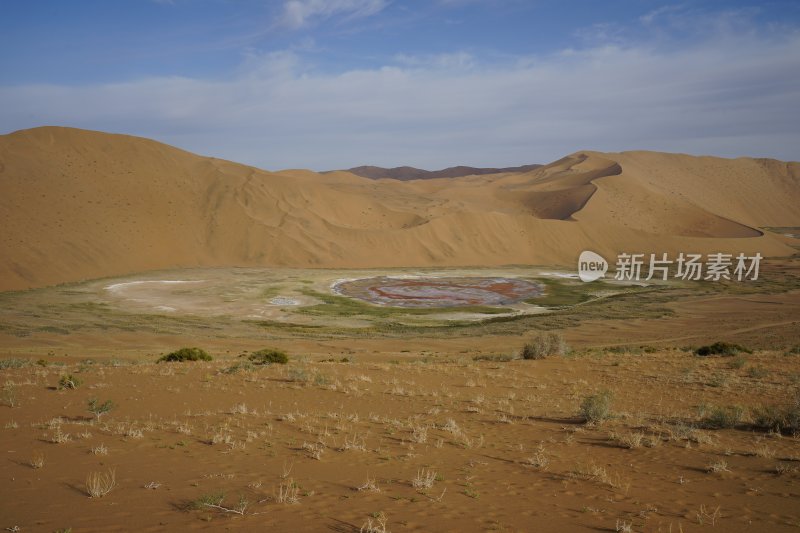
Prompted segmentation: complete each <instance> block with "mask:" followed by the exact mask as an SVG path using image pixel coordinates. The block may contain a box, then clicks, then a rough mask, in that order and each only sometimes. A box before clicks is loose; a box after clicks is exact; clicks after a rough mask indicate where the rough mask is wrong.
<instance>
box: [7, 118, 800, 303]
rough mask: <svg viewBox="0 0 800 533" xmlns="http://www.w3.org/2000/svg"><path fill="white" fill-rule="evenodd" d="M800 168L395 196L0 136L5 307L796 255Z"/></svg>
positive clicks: (391, 191) (88, 142)
mask: <svg viewBox="0 0 800 533" xmlns="http://www.w3.org/2000/svg"><path fill="white" fill-rule="evenodd" d="M797 205H800V164H799V163H783V162H779V161H774V160H757V159H748V158H740V159H735V160H728V159H718V158H711V157H691V156H685V155H677V154H661V153H651V152H625V153H621V154H602V153H595V152H579V153H576V154H573V155H571V156H568V157H566V158H564V159H562V160H559V161H557V162H555V163H552V164H550V165H547V166H544V167H542V168H539V169H536V170H534V171H532V172H528V173H524V174H519V173H514V174H494V175H486V176H467V177H462V178H456V179H432V180H424V181H410V182H398V181H395V180H371V179H366V178H361V177H359V176H356V175H353V174H350V173H347V172H334V173H327V174H317V173H314V172H310V171H302V170H297V171H281V172H267V171H263V170H259V169H255V168H251V167H247V166H243V165H238V164H235V163H231V162H228V161H222V160H218V159H212V158H206V157H200V156H197V155H193V154H190V153H187V152H184V151H182V150H178V149H176V148H172V147H170V146H167V145H164V144H160V143H157V142H154V141H150V140H146V139H141V138H135V137H129V136H124V135H110V134H105V133H97V132H90V131H83V130H76V129H68V128H52V127H47V128H37V129H33V130H25V131H21V132H16V133H13V134H10V135H5V136H0V222H1V223H2V228H3V231H2V232H1V233H0V290H9V289H22V288H29V287H37V286H43V285H48V284H54V283H60V282H67V281H74V280H80V279H87V278H95V277H101V276H109V275H118V274H124V273H129V272H136V271H142V270H150V269H161V268H174V267H184V266H187V267H188V266H223V265H224V266H258V265H271V266H296V267H386V266H428V265H501V264H563V265H572V264H574V262H575V260H576V258H577V256H578V254H579V253H580V251H581V250H583V249H586V248H590V249H593V250H595V251H597V252H600V253H602V254H605V255H606V256H607V257H613V256H614V255H615V254H616V253H618V252H619V251H623V250H626V251H632V252H651V251H652V252H661V251H664V252H673V253H675V252H678V251H687V252H688V251H699V252H716V251H730V252H740V251H743V252H755V251H760V252H761V253H762V254H764V255H768V256H772V255H788V254H791V253H792V252H793V250H792V249H791V248H789V247H788V246H786V245H785V244H783V243H782V242H781V241H780V240H779V239H778V238H777V237H775V236H773V235H771V234H765V235H762V234H761V232H760V231H758V230H757V229H756V228H758V227H763V226H800V211H798V210H797V208H796V206H797Z"/></svg>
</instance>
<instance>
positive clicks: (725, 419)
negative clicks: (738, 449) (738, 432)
mask: <svg viewBox="0 0 800 533" xmlns="http://www.w3.org/2000/svg"><path fill="white" fill-rule="evenodd" d="M743 416H744V409H743V408H742V407H740V406H738V405H728V406H719V407H711V408H709V409H708V412H707V413H706V415H705V417H704V418H703V420H702V426H703V427H704V428H706V429H729V428H733V427H736V424H738V423H740V422H741V421H742V418H743Z"/></svg>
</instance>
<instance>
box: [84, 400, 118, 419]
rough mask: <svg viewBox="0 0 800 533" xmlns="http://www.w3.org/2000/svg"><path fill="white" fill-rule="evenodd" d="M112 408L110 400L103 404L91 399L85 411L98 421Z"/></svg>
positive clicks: (112, 404)
mask: <svg viewBox="0 0 800 533" xmlns="http://www.w3.org/2000/svg"><path fill="white" fill-rule="evenodd" d="M113 408H114V403H113V402H112V401H111V400H106V401H104V402H103V403H99V401H98V400H97V398H91V399H90V400H89V401H88V402H87V410H88V411H89V412H90V413H92V414H93V415H94V416H95V418H96V419H97V420H100V417H101V416H103V415H104V414H106V413H108V412H109V411H111V410H112V409H113Z"/></svg>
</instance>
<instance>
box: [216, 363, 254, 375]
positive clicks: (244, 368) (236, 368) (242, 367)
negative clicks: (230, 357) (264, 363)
mask: <svg viewBox="0 0 800 533" xmlns="http://www.w3.org/2000/svg"><path fill="white" fill-rule="evenodd" d="M255 368H256V367H255V366H254V365H253V363H250V362H244V363H236V364H235V365H232V366H229V367H228V368H224V369H222V370H221V372H222V373H223V374H238V373H239V372H252V371H253V370H255Z"/></svg>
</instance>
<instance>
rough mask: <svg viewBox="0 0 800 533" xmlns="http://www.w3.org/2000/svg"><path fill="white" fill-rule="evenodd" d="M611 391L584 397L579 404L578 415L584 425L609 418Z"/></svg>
mask: <svg viewBox="0 0 800 533" xmlns="http://www.w3.org/2000/svg"><path fill="white" fill-rule="evenodd" d="M611 397H612V395H611V391H607V390H605V391H601V392H598V393H597V394H593V395H591V396H586V397H585V398H584V399H583V401H582V402H581V411H580V415H581V417H582V418H583V420H584V422H586V423H592V424H594V423H598V422H602V421H603V420H607V419H609V418H611Z"/></svg>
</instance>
